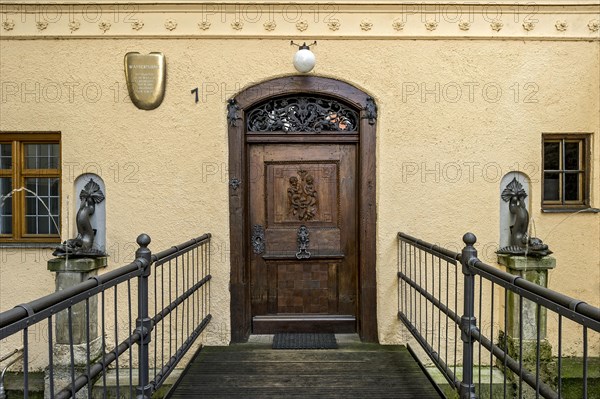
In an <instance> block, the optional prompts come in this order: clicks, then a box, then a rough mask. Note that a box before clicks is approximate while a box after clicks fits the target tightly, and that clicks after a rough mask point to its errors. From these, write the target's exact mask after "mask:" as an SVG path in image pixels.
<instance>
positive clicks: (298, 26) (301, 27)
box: [296, 19, 308, 32]
mask: <svg viewBox="0 0 600 399" xmlns="http://www.w3.org/2000/svg"><path fill="white" fill-rule="evenodd" d="M296 29H298V30H299V31H300V32H304V31H305V30H307V29H308V21H306V20H305V19H303V20H301V21H298V22H296Z"/></svg>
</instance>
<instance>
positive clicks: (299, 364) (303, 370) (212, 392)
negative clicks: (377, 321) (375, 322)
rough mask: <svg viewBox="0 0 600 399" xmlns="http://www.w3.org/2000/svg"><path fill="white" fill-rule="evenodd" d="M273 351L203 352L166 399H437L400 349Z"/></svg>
mask: <svg viewBox="0 0 600 399" xmlns="http://www.w3.org/2000/svg"><path fill="white" fill-rule="evenodd" d="M339 346H340V347H339V349H328V350H274V349H271V344H270V343H269V342H264V343H247V344H236V345H231V346H229V347H205V348H204V349H203V350H202V351H201V352H200V354H199V355H198V356H197V357H196V358H195V359H194V361H193V362H192V363H191V364H190V366H189V368H188V369H187V371H186V372H185V373H184V374H183V376H182V378H181V379H180V381H179V382H178V384H176V385H175V386H174V387H173V389H172V391H171V392H170V393H169V395H167V397H170V398H172V399H184V398H185V399H189V398H244V399H250V398H286V399H287V398H320V399H323V398H344V399H353V398H357V399H358V398H361V399H362V398H367V399H379V398H396V399H400V398H419V399H421V398H422V399H426V398H440V395H439V394H438V393H437V391H436V389H435V388H434V387H433V385H432V383H431V382H430V381H429V379H428V378H427V377H426V376H425V374H424V373H423V372H422V371H421V369H420V368H419V366H418V364H417V363H416V362H415V360H414V359H413V357H412V356H411V355H410V353H409V352H408V350H407V349H406V348H405V347H403V346H381V345H376V344H363V343H357V342H346V343H344V342H343V341H342V342H340V345H339Z"/></svg>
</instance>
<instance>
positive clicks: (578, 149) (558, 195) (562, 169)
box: [542, 134, 589, 209]
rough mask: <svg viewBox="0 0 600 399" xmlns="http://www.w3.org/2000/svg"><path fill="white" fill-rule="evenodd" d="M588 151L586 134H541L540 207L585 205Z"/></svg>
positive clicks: (586, 201) (577, 206)
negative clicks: (541, 191) (541, 197)
mask: <svg viewBox="0 0 600 399" xmlns="http://www.w3.org/2000/svg"><path fill="white" fill-rule="evenodd" d="M588 153H589V136H588V135H557V134H544V135H543V154H542V161H543V165H544V171H543V183H542V184H543V186H542V187H543V199H542V206H543V207H544V208H547V209H551V208H559V209H560V208H586V207H588V206H589V201H588V199H589V166H588V158H589V154H588Z"/></svg>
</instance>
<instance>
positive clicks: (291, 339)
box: [273, 333, 338, 349]
mask: <svg viewBox="0 0 600 399" xmlns="http://www.w3.org/2000/svg"><path fill="white" fill-rule="evenodd" d="M337 348H338V345H337V341H336V340H335V334H330V333H325V334H317V333H277V334H275V336H274V337H273V349H337Z"/></svg>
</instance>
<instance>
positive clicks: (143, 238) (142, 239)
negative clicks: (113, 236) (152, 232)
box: [136, 233, 152, 248]
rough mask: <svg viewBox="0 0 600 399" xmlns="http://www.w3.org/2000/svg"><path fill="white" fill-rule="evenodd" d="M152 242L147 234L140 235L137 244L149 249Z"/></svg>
mask: <svg viewBox="0 0 600 399" xmlns="http://www.w3.org/2000/svg"><path fill="white" fill-rule="evenodd" d="M150 241H152V240H151V239H150V236H149V235H148V234H145V233H142V234H140V235H139V236H138V238H137V240H136V242H137V244H138V245H139V246H140V247H142V248H148V245H150Z"/></svg>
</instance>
